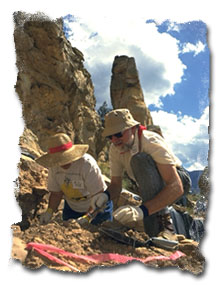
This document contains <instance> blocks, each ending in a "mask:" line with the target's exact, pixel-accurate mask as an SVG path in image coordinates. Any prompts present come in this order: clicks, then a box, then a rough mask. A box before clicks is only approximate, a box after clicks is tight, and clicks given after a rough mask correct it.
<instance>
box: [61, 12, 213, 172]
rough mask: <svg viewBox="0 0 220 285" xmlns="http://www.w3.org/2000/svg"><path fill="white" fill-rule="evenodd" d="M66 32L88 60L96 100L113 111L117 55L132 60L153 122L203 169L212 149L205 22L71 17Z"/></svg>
mask: <svg viewBox="0 0 220 285" xmlns="http://www.w3.org/2000/svg"><path fill="white" fill-rule="evenodd" d="M63 19H64V31H65V34H66V36H67V38H68V39H69V41H70V42H71V44H72V46H75V47H77V48H78V49H79V50H80V51H81V52H82V53H83V54H84V58H85V62H84V65H85V67H86V68H87V70H88V71H89V72H90V74H91V77H92V81H93V84H94V88H95V97H96V100H97V105H96V108H99V106H101V105H102V103H103V102H104V101H106V102H107V103H108V106H109V107H111V100H110V80H111V68H112V63H113V60H114V57H115V56H116V55H128V56H133V57H134V58H135V61H136V65H137V69H138V72H139V78H140V82H141V86H142V89H143V93H144V98H145V103H146V105H147V106H148V108H149V109H150V111H151V114H152V117H153V121H154V123H155V124H158V125H160V126H161V128H162V131H163V134H164V136H165V138H166V140H167V141H168V142H169V144H170V145H171V147H172V149H173V151H174V152H175V154H176V155H177V156H178V157H179V158H180V159H181V160H182V162H183V165H184V166H185V167H186V168H187V169H188V170H197V169H203V168H204V167H205V166H206V165H207V164H208V162H207V159H208V149H209V145H208V144H209V136H208V125H209V47H208V44H207V26H206V24H205V23H204V22H203V21H190V22H182V23H178V22H174V21H170V20H165V21H161V22H156V21H155V20H153V19H144V18H143V17H142V18H136V19H135V20H134V19H133V20H124V21H121V22H120V23H119V22H117V21H115V20H114V21H113V20H112V18H105V20H104V21H102V23H101V25H100V22H99V21H96V20H95V19H94V20H91V19H90V20H88V19H87V18H79V17H76V16H74V15H72V14H67V15H66V16H64V17H63Z"/></svg>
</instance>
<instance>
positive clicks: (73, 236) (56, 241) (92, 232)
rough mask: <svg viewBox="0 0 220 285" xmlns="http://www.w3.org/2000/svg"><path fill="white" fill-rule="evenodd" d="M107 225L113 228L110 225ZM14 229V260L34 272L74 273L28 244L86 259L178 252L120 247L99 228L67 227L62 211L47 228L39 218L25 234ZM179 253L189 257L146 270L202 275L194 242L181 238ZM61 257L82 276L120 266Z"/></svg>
mask: <svg viewBox="0 0 220 285" xmlns="http://www.w3.org/2000/svg"><path fill="white" fill-rule="evenodd" d="M107 224H108V225H109V223H107ZM112 226H114V223H112ZM12 228H13V237H14V244H13V249H12V257H13V258H15V259H20V260H21V262H22V264H23V265H24V266H25V267H27V268H31V269H37V268H39V267H41V266H42V265H45V266H47V267H49V268H51V269H56V270H61V271H70V269H69V268H68V267H65V266H61V265H58V264H55V263H53V262H51V261H50V260H49V259H46V258H45V257H42V256H41V255H39V254H38V253H36V252H35V251H34V250H33V249H32V250H26V249H25V247H26V244H27V243H29V242H36V243H42V244H49V245H53V246H56V247H58V248H61V249H63V250H65V251H68V252H71V253H74V254H77V255H84V256H85V255H93V254H103V253H118V254H121V255H126V256H132V257H136V258H146V257H149V256H155V255H156V256H157V255H164V256H170V255H171V254H172V253H173V252H174V251H173V252H172V251H167V250H164V249H161V248H157V247H153V246H152V247H150V248H146V247H139V248H134V247H132V246H129V245H125V244H122V243H119V242H117V241H115V240H113V239H112V238H110V237H108V236H106V235H105V234H103V233H101V232H100V231H99V228H98V227H96V226H93V225H91V224H89V225H84V226H81V225H79V224H78V223H77V222H75V221H71V222H69V223H68V224H65V223H64V222H63V221H62V220H61V211H59V212H58V213H57V215H56V216H55V217H54V219H53V220H52V221H51V222H50V223H49V224H47V225H41V224H39V221H38V220H37V218H35V219H34V220H33V221H32V223H31V225H30V227H29V228H28V229H27V230H25V231H21V230H20V227H19V226H16V225H13V226H12ZM127 234H129V236H132V237H135V238H138V239H140V240H146V239H147V235H146V234H145V233H144V232H138V231H135V230H131V229H130V230H128V231H127ZM178 249H179V250H180V251H182V252H183V253H185V254H186V256H184V257H181V258H179V259H177V260H175V261H170V260H166V261H161V260H156V261H151V262H149V263H147V264H146V266H153V267H156V268H158V267H170V266H176V267H179V268H180V269H182V270H184V271H190V272H192V273H193V274H200V273H201V272H202V271H203V265H204V258H203V257H202V256H201V254H200V253H199V250H198V244H197V243H196V242H192V241H191V240H184V239H182V240H181V237H180V241H179V247H178ZM57 257H59V258H61V259H62V260H63V261H66V262H67V263H69V264H70V265H72V266H74V267H75V268H77V269H78V270H79V271H80V272H87V271H88V270H90V269H92V268H94V267H96V266H101V265H102V266H115V265H117V264H118V263H117V262H114V261H106V262H102V263H101V264H98V265H97V264H93V263H89V264H87V263H84V262H79V261H75V260H74V259H68V258H67V257H65V256H63V255H60V256H57Z"/></svg>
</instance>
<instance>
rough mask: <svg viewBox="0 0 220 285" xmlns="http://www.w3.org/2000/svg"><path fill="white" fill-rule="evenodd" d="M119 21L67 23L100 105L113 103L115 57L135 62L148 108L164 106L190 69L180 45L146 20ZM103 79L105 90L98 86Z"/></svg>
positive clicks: (72, 41) (71, 40)
mask: <svg viewBox="0 0 220 285" xmlns="http://www.w3.org/2000/svg"><path fill="white" fill-rule="evenodd" d="M119 21H120V19H119V20H117V18H114V20H112V19H110V18H105V19H102V21H100V18H99V19H96V18H95V17H94V19H80V18H78V19H76V20H75V21H74V22H71V23H67V22H66V24H68V25H69V27H70V28H71V30H72V33H73V35H72V36H71V37H70V38H69V40H70V42H71V44H72V45H73V46H75V47H77V48H78V49H79V50H81V51H82V52H83V54H84V56H85V66H86V68H87V69H88V71H89V72H90V74H91V76H92V80H93V83H94V86H95V96H96V98H97V102H98V103H99V102H100V103H102V102H103V101H105V100H107V101H108V100H109V97H110V96H109V93H110V92H109V87H110V86H109V85H110V79H111V67H112V64H113V61H114V57H115V56H116V55H127V56H130V57H134V58H135V61H136V65H137V69H138V71H139V77H140V81H141V86H142V89H143V93H144V95H145V97H146V104H147V105H149V104H155V105H157V106H161V104H162V103H161V101H160V98H161V97H164V96H166V95H167V94H174V89H173V88H174V85H175V84H176V83H180V82H181V79H182V76H183V74H184V69H185V68H186V66H185V65H184V64H183V63H182V61H181V60H180V59H179V57H178V54H179V48H178V41H177V40H176V39H175V38H173V37H172V36H170V35H169V34H167V33H159V32H158V31H157V27H156V24H155V23H149V24H146V23H145V20H143V19H142V18H139V19H135V21H132V20H125V19H123V21H122V20H121V21H120V22H119ZM101 66H102V68H101V69H100V67H101ZM101 77H103V81H102V85H103V89H101V88H100V86H98V85H99V84H100V81H98V80H97V79H100V78H101ZM104 86H105V88H104ZM109 103H110V102H109Z"/></svg>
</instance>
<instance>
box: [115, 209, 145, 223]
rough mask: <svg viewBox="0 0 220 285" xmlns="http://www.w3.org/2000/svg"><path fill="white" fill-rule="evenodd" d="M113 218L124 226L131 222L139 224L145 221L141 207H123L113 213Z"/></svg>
mask: <svg viewBox="0 0 220 285" xmlns="http://www.w3.org/2000/svg"><path fill="white" fill-rule="evenodd" d="M113 217H114V219H115V220H117V221H118V222H120V223H121V224H123V225H126V224H128V223H130V222H138V221H141V220H143V218H144V213H143V211H142V210H141V208H140V207H137V206H130V205H126V206H121V207H119V208H118V209H117V210H115V211H114V212H113Z"/></svg>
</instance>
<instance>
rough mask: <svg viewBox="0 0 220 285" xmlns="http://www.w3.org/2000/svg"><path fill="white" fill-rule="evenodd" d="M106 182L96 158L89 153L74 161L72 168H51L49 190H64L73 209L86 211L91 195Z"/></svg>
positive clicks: (104, 185)
mask: <svg viewBox="0 0 220 285" xmlns="http://www.w3.org/2000/svg"><path fill="white" fill-rule="evenodd" d="M103 189H104V190H105V189H106V184H105V182H104V179H103V177H102V174H101V170H100V168H99V167H98V165H97V162H96V160H95V159H94V158H93V157H92V156H91V155H89V154H87V153H86V154H84V155H83V157H82V158H80V159H78V160H76V161H74V162H72V164H71V166H70V168H68V169H63V168H62V167H59V166H58V167H53V168H50V169H49V174H48V190H49V191H51V192H59V191H62V192H63V194H64V199H65V200H66V201H67V203H68V205H69V206H70V208H71V209H73V210H74V211H77V212H86V211H88V209H89V207H90V202H91V197H92V196H94V195H95V194H96V193H98V192H100V191H101V190H103Z"/></svg>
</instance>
